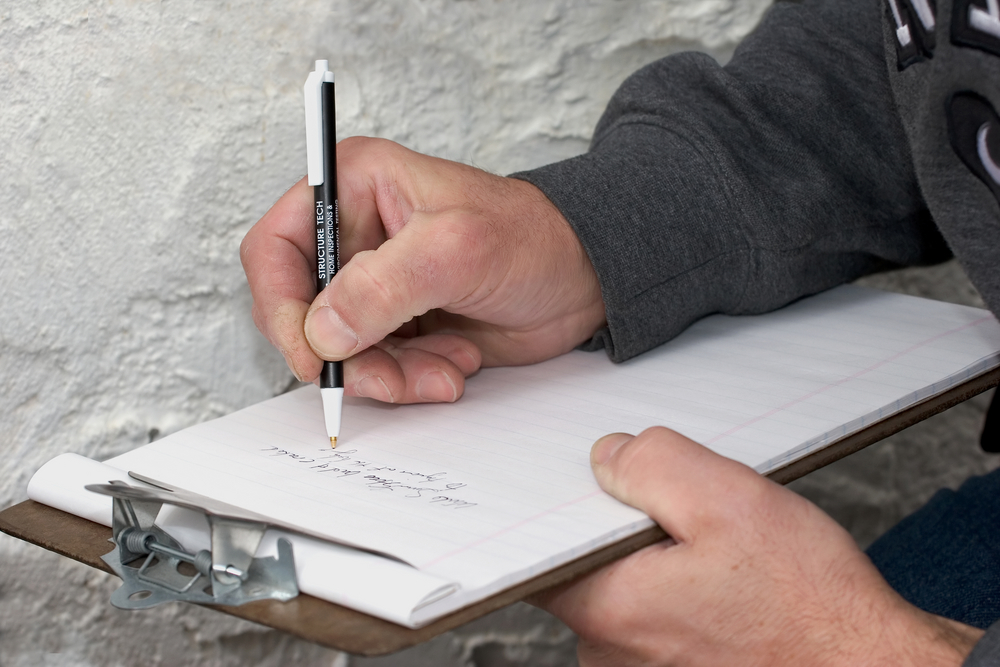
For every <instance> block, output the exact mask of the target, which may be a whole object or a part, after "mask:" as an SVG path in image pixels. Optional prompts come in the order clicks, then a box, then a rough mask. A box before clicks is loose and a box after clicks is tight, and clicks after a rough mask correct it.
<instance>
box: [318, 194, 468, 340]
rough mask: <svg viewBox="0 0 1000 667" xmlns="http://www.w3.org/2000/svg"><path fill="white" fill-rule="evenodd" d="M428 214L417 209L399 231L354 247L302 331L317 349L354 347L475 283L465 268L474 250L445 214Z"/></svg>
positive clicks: (449, 300) (445, 302)
mask: <svg viewBox="0 0 1000 667" xmlns="http://www.w3.org/2000/svg"><path fill="white" fill-rule="evenodd" d="M431 217H432V216H431V215H428V214H425V213H414V214H413V215H412V216H411V217H410V219H409V220H408V221H407V223H406V225H405V226H404V227H403V228H402V230H400V232H399V233H398V234H397V235H396V236H394V237H393V238H391V239H389V240H387V241H386V242H384V243H383V244H382V245H380V246H379V247H378V248H377V249H375V250H366V251H362V252H359V253H357V254H355V255H354V256H353V257H352V258H351V260H350V261H349V262H347V264H345V265H344V267H343V268H342V269H341V270H340V271H339V272H338V273H337V275H336V276H334V278H333V280H332V281H331V282H330V285H329V286H328V287H327V288H326V289H325V290H323V292H322V293H321V294H319V295H318V296H317V297H316V299H315V301H313V304H312V306H311V307H310V309H309V312H308V314H307V315H306V320H305V335H306V339H307V340H308V341H309V345H310V346H311V347H312V348H313V350H315V352H316V354H317V355H318V356H320V357H322V358H324V359H330V360H339V359H346V358H347V357H350V356H352V355H354V354H357V353H358V352H360V351H362V350H364V349H365V348H367V347H370V346H371V345H373V344H375V343H377V342H379V341H380V340H382V339H383V338H385V337H386V336H387V335H389V334H391V333H392V332H394V331H396V330H397V329H398V328H399V327H400V326H401V325H403V324H404V323H406V322H408V321H410V320H411V319H412V318H414V317H416V316H419V315H423V314H424V313H426V312H427V311H429V310H431V309H433V308H439V307H442V306H446V305H448V304H450V303H452V302H454V301H457V300H458V299H460V298H461V296H462V295H461V293H460V291H461V289H462V286H463V285H467V284H470V283H471V284H475V281H472V280H469V277H468V275H467V273H465V272H464V271H467V270H468V268H469V266H470V265H471V264H472V261H473V260H472V257H473V256H474V255H475V254H476V253H474V252H472V251H471V250H470V249H463V248H460V247H458V246H459V245H461V242H462V241H464V240H466V239H463V238H462V237H456V236H450V235H449V234H448V231H447V230H448V229H449V228H450V227H451V225H450V224H449V221H448V220H447V219H446V218H447V217H448V216H447V215H445V216H442V215H440V214H439V215H437V216H433V218H434V219H430V218H431ZM442 218H445V219H442ZM456 241H457V242H456Z"/></svg>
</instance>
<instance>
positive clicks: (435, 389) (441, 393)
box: [417, 371, 458, 403]
mask: <svg viewBox="0 0 1000 667" xmlns="http://www.w3.org/2000/svg"><path fill="white" fill-rule="evenodd" d="M417 396H419V397H420V398H421V399H423V400H425V401H434V402H436V403H441V402H447V403H453V402H455V400H456V399H457V398H458V390H457V389H456V388H455V383H454V382H452V381H451V378H450V377H448V376H447V375H445V373H444V372H443V371H432V372H430V373H427V374H426V375H424V376H423V377H422V378H420V380H418V381H417Z"/></svg>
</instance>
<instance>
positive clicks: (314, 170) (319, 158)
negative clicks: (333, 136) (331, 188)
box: [303, 60, 333, 185]
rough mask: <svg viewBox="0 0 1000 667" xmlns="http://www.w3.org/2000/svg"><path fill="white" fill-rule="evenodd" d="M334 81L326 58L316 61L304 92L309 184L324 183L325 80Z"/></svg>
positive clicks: (307, 78)
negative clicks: (314, 68)
mask: <svg viewBox="0 0 1000 667" xmlns="http://www.w3.org/2000/svg"><path fill="white" fill-rule="evenodd" d="M324 81H330V82H332V81H333V72H331V71H330V67H329V63H328V61H326V60H317V61H316V70H315V71H312V72H309V76H308V77H306V85H305V86H303V92H304V93H305V97H306V158H307V160H308V164H309V185H322V184H323V182H324V181H325V180H326V174H325V173H324V172H323V82H324Z"/></svg>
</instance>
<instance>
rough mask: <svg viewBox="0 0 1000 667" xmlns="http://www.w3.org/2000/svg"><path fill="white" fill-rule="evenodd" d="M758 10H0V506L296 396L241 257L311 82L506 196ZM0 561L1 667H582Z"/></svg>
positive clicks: (480, 644) (427, 5) (285, 168)
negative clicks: (659, 66) (52, 463)
mask: <svg viewBox="0 0 1000 667" xmlns="http://www.w3.org/2000/svg"><path fill="white" fill-rule="evenodd" d="M767 4H769V2H768V0H662V1H660V2H652V1H641V2H640V1H635V2H629V1H626V0H578V1H575V2H573V1H570V0H556V1H541V0H329V1H327V2H315V1H310V0H286V1H285V2H281V3H277V2H272V3H268V2H262V1H260V0H235V1H233V2H225V3H222V2H204V1H201V2H198V1H196V0H161V1H153V0H115V1H108V0H99V1H98V0H93V1H91V2H81V1H79V0H42V1H41V2H14V1H13V0H11V1H9V2H4V3H2V4H0V447H2V450H0V451H2V453H3V456H2V457H0V474H2V478H3V480H4V483H3V486H2V488H0V507H6V506H8V505H10V504H12V503H14V502H17V501H20V500H22V499H23V498H24V497H25V494H24V489H25V485H26V483H27V480H28V477H29V476H30V474H31V473H32V472H33V471H34V470H35V469H37V468H38V467H39V466H40V465H41V464H42V463H43V462H44V461H46V460H47V459H49V458H50V457H52V456H55V455H56V454H59V453H61V452H64V451H75V452H79V453H82V454H85V455H87V456H91V457H95V458H106V457H108V456H112V455H115V454H118V453H120V452H123V451H125V450H127V449H130V448H133V447H136V446H139V445H141V444H144V443H146V442H148V441H149V440H150V439H151V438H154V437H156V436H157V435H158V434H164V433H168V432H171V431H174V430H176V429H178V428H181V427H184V426H186V425H189V424H192V423H195V422H199V421H202V420H205V419H207V418H210V417H214V416H217V415H220V414H223V413H226V412H228V411H231V410H233V409H236V408H239V407H241V406H244V405H247V404H249V403H252V402H255V401H259V400H262V399H264V398H267V397H269V396H271V395H274V394H275V393H278V392H280V391H282V390H283V389H284V388H285V387H286V386H287V385H288V384H289V382H290V381H291V379H292V378H291V374H290V373H288V372H287V371H286V369H285V367H284V364H283V362H282V360H281V357H280V356H279V355H278V354H277V353H275V352H274V351H273V350H271V349H270V348H269V347H268V345H267V343H266V342H265V341H264V340H263V338H262V337H261V336H259V335H258V334H257V333H256V331H255V330H254V328H253V324H252V323H251V320H250V316H249V309H250V303H249V295H248V291H247V289H246V285H245V282H244V279H243V273H242V270H241V268H240V265H239V260H238V257H237V248H238V244H239V242H240V240H241V239H242V237H243V235H244V233H245V232H246V230H247V229H248V228H249V227H250V226H251V225H252V224H253V223H254V222H255V221H256V220H257V219H258V218H259V217H260V216H261V215H262V214H263V213H264V211H265V210H266V209H267V208H268V207H269V206H270V204H271V203H272V202H273V201H274V200H275V199H276V198H277V197H278V196H279V195H280V194H281V193H282V192H283V191H284V189H285V188H287V187H288V186H290V185H291V184H292V183H293V182H294V181H295V180H297V179H298V178H299V177H300V176H301V175H302V174H303V173H304V171H305V153H304V132H303V128H302V108H301V107H302V103H301V99H300V95H301V92H300V91H301V84H302V82H303V80H304V77H305V75H306V73H307V72H308V70H309V69H310V68H311V66H312V61H313V59H315V58H318V57H324V58H328V59H329V60H330V62H331V66H332V68H333V69H335V71H336V73H337V81H338V107H339V109H338V112H339V117H338V123H339V131H340V135H341V136H342V137H343V136H348V135H356V134H367V135H374V136H381V137H387V138H390V139H394V140H397V141H400V142H402V143H404V144H406V145H407V146H409V147H411V148H414V149H416V150H420V151H424V152H428V153H432V154H435V155H439V156H443V157H447V158H451V159H455V160H461V161H463V162H468V163H472V164H475V165H477V166H480V167H483V168H486V169H490V170H493V171H497V172H501V173H508V172H511V171H514V170H518V169H523V168H528V167H532V166H536V165H540V164H544V163H546V162H549V161H552V160H557V159H560V158H563V157H568V156H571V155H574V154H577V153H579V152H582V151H583V150H585V148H586V146H587V142H588V139H589V136H590V134H591V130H592V128H593V126H594V124H595V123H596V121H597V118H598V116H599V114H600V112H601V110H602V109H603V107H604V105H605V103H606V102H607V100H608V98H609V97H610V96H611V94H612V92H613V91H614V89H615V87H616V86H617V85H618V84H619V83H620V82H621V80H622V79H623V78H624V77H625V76H626V75H627V74H628V73H630V72H631V71H633V70H634V69H636V68H637V67H639V66H640V65H642V64H644V63H646V62H649V61H652V60H654V59H656V58H659V57H661V56H664V55H667V54H669V53H672V52H676V51H679V50H684V49H689V48H697V49H701V50H707V51H708V52H710V53H712V54H714V55H716V56H717V57H719V58H722V59H724V58H726V57H728V54H729V53H730V52H731V50H732V49H733V47H734V46H735V44H736V43H737V42H738V40H739V39H740V38H741V37H742V36H743V35H744V34H745V33H746V32H747V31H748V30H750V29H751V28H752V26H753V25H755V23H756V22H757V20H758V19H759V16H760V14H761V12H762V11H763V9H764V8H765V6H766V5H767ZM980 409H981V408H980ZM977 465H978V464H977ZM848 477H850V475H848ZM821 486H822V485H821ZM0 563H2V566H0V664H3V665H7V666H11V667H14V666H20V665H139V664H142V665H194V664H203V665H230V664H232V665H237V664H240V665H242V664H254V665H283V664H291V663H293V662H294V663H297V664H302V665H336V666H338V667H345V666H346V665H348V664H350V665H390V664H391V665H404V664H405V665H442V666H447V665H473V664H474V665H477V667H499V666H501V665H516V664H533V665H546V664H553V665H555V664H567V661H572V655H573V645H574V638H573V637H572V635H571V633H569V632H568V631H567V630H566V629H565V628H564V627H562V626H561V625H560V624H558V623H557V622H555V621H553V620H552V619H550V618H549V617H547V616H546V615H544V614H542V613H541V612H538V611H537V610H531V609H530V608H528V607H526V606H516V607H513V608H510V609H508V610H504V611H502V612H499V613H497V614H494V615H493V616H491V617H488V618H486V619H483V620H481V621H478V622H476V623H474V624H472V625H471V626H469V627H467V628H464V629H462V630H461V631H458V632H456V633H452V634H451V635H448V636H446V637H443V638H441V639H439V640H437V641H435V642H431V643H429V644H427V645H424V646H422V647H418V648H415V649H412V650H410V651H406V652H404V653H402V654H399V655H397V656H393V657H390V658H386V659H380V660H361V659H357V658H352V657H348V656H344V655H340V654H337V653H336V652H333V651H328V650H325V649H320V648H318V647H315V646H313V645H309V644H305V643H303V642H299V641H297V640H293V639H290V638H289V637H287V636H284V635H281V634H280V633H275V632H271V631H268V630H266V629H263V628H259V627H257V626H254V625H251V624H249V623H244V622H238V621H235V620H232V619H230V618H228V617H225V616H223V615H221V614H216V613H214V612H207V611H204V610H201V609H197V608H192V607H188V606H180V605H173V606H168V607H165V608H159V609H156V610H152V611H149V612H140V613H126V612H121V611H118V610H115V609H113V608H111V607H110V606H109V605H108V603H107V597H108V595H109V594H110V591H111V590H113V588H114V587H115V586H116V584H115V581H114V580H113V579H112V578H111V577H109V576H106V575H104V574H101V573H98V572H96V571H93V570H90V569H88V568H85V567H83V566H80V565H77V564H75V563H73V562H71V561H69V560H66V559H62V558H60V557H57V556H55V555H52V554H49V553H46V552H43V551H42V550H40V549H38V548H35V547H31V546H28V545H25V544H23V543H20V542H18V541H16V540H14V539H12V538H9V537H7V536H2V537H0Z"/></svg>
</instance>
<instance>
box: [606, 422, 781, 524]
mask: <svg viewBox="0 0 1000 667" xmlns="http://www.w3.org/2000/svg"><path fill="white" fill-rule="evenodd" d="M590 460H591V466H592V467H593V469H594V476H595V477H596V478H597V483H598V484H600V486H601V488H602V489H604V490H605V491H607V492H608V493H609V494H611V495H612V496H614V497H615V498H617V499H618V500H620V501H622V502H623V503H625V504H627V505H631V506H632V507H635V508H636V509H639V510H641V511H643V512H645V513H646V514H648V515H649V517H650V518H651V519H653V520H654V521H656V523H657V524H659V525H660V527H661V528H663V529H664V530H665V531H666V532H667V533H668V534H670V535H671V536H672V537H673V538H674V539H676V540H678V541H686V540H688V539H690V538H691V535H692V531H694V530H696V528H697V525H698V524H699V523H700V522H701V521H703V520H704V519H705V518H706V517H709V516H717V517H721V516H724V515H727V514H728V510H729V509H731V507H732V505H733V503H734V502H737V503H739V502H741V499H742V500H743V501H745V502H748V503H749V502H752V497H753V496H755V495H756V494H759V493H760V492H761V491H763V490H764V486H765V485H766V484H767V483H768V482H767V481H766V480H765V479H764V478H762V477H761V476H760V475H758V474H757V473H756V472H754V471H753V470H752V469H751V468H748V467H747V466H745V465H743V464H741V463H738V462H736V461H733V460H731V459H727V458H725V457H723V456H720V455H718V454H716V453H715V452H713V451H711V450H710V449H708V448H706V447H703V446H702V445H699V444H698V443H696V442H694V441H693V440H691V439H689V438H686V437H684V436H683V435H681V434H680V433H677V432H675V431H671V430H670V429H667V428H663V427H654V428H650V429H647V430H645V431H643V432H642V433H640V434H639V435H638V436H631V435H628V434H625V433H613V434H611V435H606V436H604V437H603V438H601V439H600V440H598V441H597V442H596V443H595V444H594V447H593V448H592V449H591V455H590Z"/></svg>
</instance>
